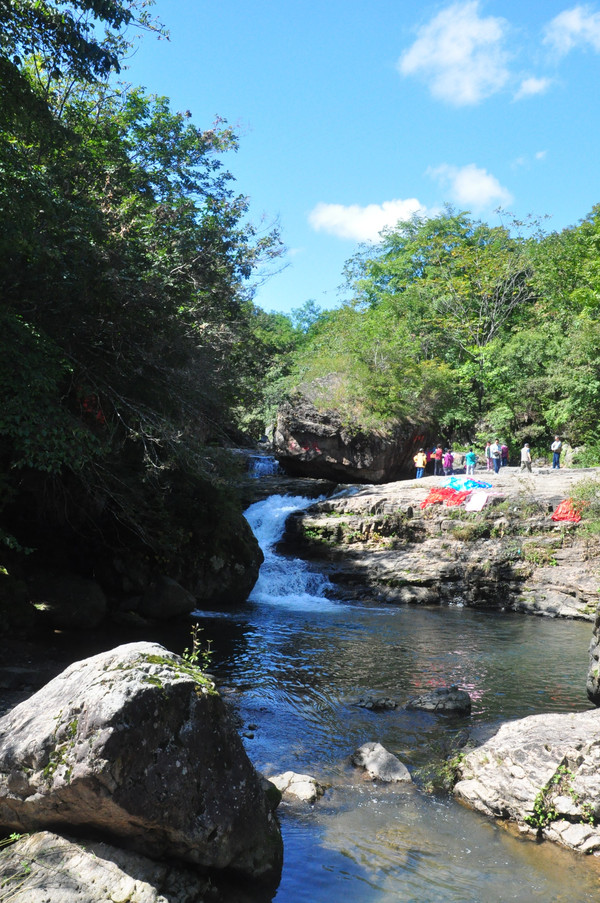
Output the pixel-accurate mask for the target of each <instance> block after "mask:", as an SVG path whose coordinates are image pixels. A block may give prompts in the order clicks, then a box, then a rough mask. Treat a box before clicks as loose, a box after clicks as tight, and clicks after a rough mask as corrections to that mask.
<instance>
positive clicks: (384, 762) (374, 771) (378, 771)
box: [351, 743, 412, 783]
mask: <svg viewBox="0 0 600 903" xmlns="http://www.w3.org/2000/svg"><path fill="white" fill-rule="evenodd" d="M351 761H352V764H353V765H355V766H356V767H357V768H364V770H365V771H366V772H367V774H368V775H369V777H371V778H374V779H375V780H378V781H384V782H386V783H391V782H399V781H402V782H410V781H412V778H411V776H410V772H409V770H408V768H407V767H406V765H403V764H402V762H401V761H400V759H397V758H396V756H394V755H392V753H391V752H388V751H387V749H385V747H384V746H382V745H381V743H364V744H363V745H362V746H361V747H359V749H357V750H356V752H355V753H353V754H352V756H351Z"/></svg>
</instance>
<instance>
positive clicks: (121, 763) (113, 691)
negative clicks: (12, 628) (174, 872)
mask: <svg viewBox="0 0 600 903" xmlns="http://www.w3.org/2000/svg"><path fill="white" fill-rule="evenodd" d="M0 828H1V829H3V830H4V831H7V832H19V833H23V832H28V831H35V830H38V829H51V830H56V831H58V832H60V831H61V829H64V830H68V831H70V832H73V831H75V830H77V831H78V832H79V833H82V832H88V833H93V835H94V836H100V837H102V838H104V839H106V840H108V841H110V842H113V843H117V844H120V845H123V846H126V847H127V848H129V849H132V850H134V851H136V852H139V853H142V854H144V855H146V856H149V857H150V858H159V859H161V858H168V859H173V860H180V861H183V862H185V863H191V864H192V865H194V866H198V867H200V868H201V869H227V870H230V871H232V872H235V873H238V874H241V875H245V876H251V877H253V878H257V879H264V880H276V879H277V878H278V876H279V872H280V868H281V862H282V842H281V836H280V832H279V827H278V825H277V822H276V819H275V816H274V814H273V813H272V812H271V810H270V808H269V805H268V803H267V800H266V797H265V793H264V790H263V788H262V786H261V780H260V777H259V776H258V774H257V773H256V772H255V770H254V768H253V767H252V765H251V764H250V761H249V760H248V757H247V756H246V753H245V751H244V748H243V745H242V742H241V740H240V738H239V737H238V735H237V733H236V731H235V730H234V728H233V726H232V724H231V722H230V719H229V717H228V715H227V712H226V709H225V706H224V704H223V702H222V700H221V698H220V697H219V695H218V694H217V693H216V691H215V690H214V688H213V685H212V683H211V682H210V681H209V680H207V679H206V678H205V677H204V676H203V675H202V673H201V672H200V671H199V670H198V669H197V668H195V667H194V666H192V665H191V664H190V663H188V662H187V661H184V660H183V659H181V658H179V656H176V655H174V654H172V653H170V652H168V651H167V650H166V649H164V648H163V647H162V646H159V645H157V644H154V643H131V644H129V645H125V646H120V647H118V648H117V649H114V650H112V651H110V652H105V653H101V654H100V655H96V656H93V657H92V658H89V659H86V660H84V661H81V662H76V663H75V664H74V665H71V666H70V667H69V668H67V669H66V671H64V672H63V673H62V674H60V675H59V676H58V677H56V678H55V679H54V680H52V681H50V683H48V684H47V685H46V686H45V687H43V688H42V689H41V690H40V691H39V692H38V693H36V694H35V695H34V696H32V697H31V698H30V699H28V700H26V701H25V702H23V703H21V704H20V705H18V706H16V708H14V709H13V710H12V711H11V712H9V713H8V714H7V715H5V717H4V718H2V719H1V720H0Z"/></svg>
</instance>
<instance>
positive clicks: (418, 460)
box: [413, 448, 427, 480]
mask: <svg viewBox="0 0 600 903" xmlns="http://www.w3.org/2000/svg"><path fill="white" fill-rule="evenodd" d="M413 461H414V462H415V467H416V468H417V480H420V479H421V477H422V476H423V474H424V473H425V465H426V464H427V455H426V454H425V450H424V449H422V448H420V449H419V451H418V452H417V454H416V455H415V456H414V458H413Z"/></svg>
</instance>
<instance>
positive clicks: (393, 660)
mask: <svg viewBox="0 0 600 903" xmlns="http://www.w3.org/2000/svg"><path fill="white" fill-rule="evenodd" d="M311 503H312V500H309V499H306V498H302V497H289V496H285V497H284V496H271V497H270V498H268V499H267V500H266V501H263V502H257V503H256V504H254V505H252V506H251V507H250V508H249V509H248V511H247V512H246V517H247V519H248V521H249V523H250V524H251V526H252V528H253V530H254V532H255V534H256V536H257V538H258V539H259V541H260V543H261V546H262V548H263V551H264V552H265V564H264V565H263V568H262V569H261V574H260V577H259V581H258V583H257V585H256V587H255V589H254V592H253V594H252V596H251V598H250V600H249V602H247V603H246V604H245V605H244V606H243V607H241V608H240V609H237V610H234V611H231V610H229V611H227V612H208V611H207V612H198V613H197V617H198V620H199V622H200V624H201V626H202V627H203V630H204V631H205V636H206V637H210V638H211V639H212V642H213V649H214V657H213V661H212V663H211V671H212V672H213V673H214V674H215V676H216V677H217V680H218V682H219V684H220V685H221V686H222V687H223V688H224V692H226V693H228V694H229V695H230V697H231V698H232V699H233V701H234V704H235V706H236V709H237V711H238V713H239V718H240V727H241V731H242V733H243V734H244V735H245V739H244V742H245V745H246V749H247V752H248V754H249V756H250V758H251V760H252V761H253V762H254V764H255V765H256V767H257V768H258V769H259V770H260V771H261V772H263V773H265V774H267V775H269V774H271V775H272V774H276V773H279V772H282V771H287V770H292V771H297V772H301V773H309V774H312V775H313V776H315V777H316V778H317V779H319V780H320V781H322V782H324V783H325V784H327V785H328V790H327V792H326V794H325V796H324V798H323V799H322V800H320V801H319V802H318V803H317V804H315V805H314V806H309V805H308V804H303V805H300V806H290V805H286V804H282V805H281V806H280V809H279V816H280V820H281V826H282V833H283V837H284V846H285V862H284V870H283V877H282V881H281V884H280V886H279V888H278V890H277V892H276V893H275V895H274V896H273V900H275V901H276V903H305V901H306V903H336V901H342V900H343V901H344V903H391V901H395V903H409V901H410V903H413V901H414V903H417V901H418V903H429V901H431V903H433V901H436V903H459V901H460V903H471V901H472V903H480V901H486V903H499V901H502V903H504V901H509V900H516V901H522V903H529V901H535V900H543V901H546V903H549V901H555V903H559V901H561V903H562V901H565V903H566V901H568V903H583V901H592V900H593V901H597V900H598V899H600V866H599V864H598V863H597V860H596V859H593V858H589V857H588V858H582V857H578V856H576V855H575V854H571V853H570V852H569V851H565V850H562V849H561V848H558V847H556V846H555V845H551V844H547V843H546V844H537V843H535V842H532V841H531V840H525V839H523V838H520V837H518V836H514V835H513V834H512V833H509V831H507V830H506V829H505V828H502V827H498V826H497V825H496V824H494V822H492V821H490V820H487V819H485V818H484V817H482V816H480V815H479V814H477V813H475V812H472V811H470V810H468V809H466V808H465V807H463V806H461V805H460V804H459V803H457V802H455V801H454V800H453V798H452V797H450V796H449V795H448V794H445V793H443V792H435V793H431V792H427V791H426V789H425V786H426V779H427V777H428V776H429V766H430V764H431V763H432V762H441V761H442V760H443V759H444V758H445V757H446V756H447V755H448V754H449V753H452V752H453V750H454V749H456V748H457V747H458V746H459V745H460V744H462V743H464V742H466V741H469V742H473V743H479V742H481V741H483V740H484V739H485V738H486V737H488V736H489V735H490V734H491V733H493V732H494V731H495V730H496V729H497V727H498V725H499V724H500V723H501V722H502V721H506V720H509V719H514V718H519V717H523V716H525V715H531V714H534V713H539V712H572V711H582V710H584V709H587V708H589V707H590V706H589V702H588V700H587V697H586V694H585V679H586V671H587V649H588V644H589V640H590V636H591V625H590V624H589V623H581V622H573V621H557V620H550V619H545V618H534V617H530V616H526V615H517V614H512V613H509V612H494V613H489V612H477V611H474V610H472V609H468V608H463V607H461V606H459V605H456V606H446V607H436V608H433V607H432V608H424V607H406V606H393V605H386V606H381V605H380V604H379V605H374V604H373V605H372V604H370V603H369V599H368V598H366V599H365V600H364V601H363V602H362V603H360V604H347V603H341V602H336V601H335V590H334V588H333V587H331V586H329V585H328V584H327V581H326V580H325V579H324V578H323V577H322V576H321V575H319V574H318V573H316V572H314V571H311V570H310V568H309V566H308V565H307V564H306V563H304V562H302V561H300V560H296V559H289V558H282V557H281V556H279V555H277V554H276V552H275V551H274V545H275V544H276V542H277V540H278V538H279V537H280V536H281V533H282V531H283V527H284V523H285V519H286V517H287V516H288V514H289V513H290V512H291V511H293V510H297V509H301V508H305V507H307V506H308V505H309V504H311ZM450 684H459V685H460V686H461V687H462V688H464V689H467V690H468V691H469V693H470V694H471V697H472V699H473V712H472V714H471V716H470V717H467V718H448V717H446V716H434V715H431V714H427V713H423V712H409V711H407V710H405V709H404V708H403V706H402V704H403V702H404V701H405V700H406V699H407V698H408V697H410V696H411V695H415V694H416V693H417V692H419V691H421V690H423V689H424V688H428V687H436V686H448V685H450ZM367 696H376V697H380V696H387V697H390V698H392V699H394V700H397V702H398V703H399V705H398V708H396V709H391V710H386V711H383V712H373V711H370V710H368V709H365V708H362V707H360V706H359V705H357V702H358V701H359V700H360V699H361V698H362V697H367ZM371 740H376V741H379V742H380V743H382V744H383V745H384V746H385V747H386V748H387V749H388V750H390V751H391V752H393V753H394V754H395V755H397V756H398V757H399V758H400V759H401V760H402V761H403V762H404V763H405V764H406V765H407V766H408V768H409V769H410V771H411V773H412V774H413V777H414V778H415V784H414V786H408V787H407V786H404V785H401V789H398V787H389V786H385V785H381V784H375V783H373V782H370V781H365V780H364V778H363V777H362V776H361V775H360V774H358V773H357V772H356V770H355V769H352V768H351V767H350V765H349V764H348V757H349V755H350V754H351V753H352V752H353V751H354V750H355V749H356V748H357V747H358V746H360V745H361V744H362V743H365V742H367V741H371ZM256 899H257V901H258V900H259V899H260V901H261V903H262V901H263V900H264V897H263V896H261V897H258V896H257V897H256Z"/></svg>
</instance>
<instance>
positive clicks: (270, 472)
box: [248, 455, 281, 480]
mask: <svg viewBox="0 0 600 903" xmlns="http://www.w3.org/2000/svg"><path fill="white" fill-rule="evenodd" d="M248 470H249V471H250V475H251V476H253V477H256V479H258V480H259V479H260V478H261V477H272V476H275V475H276V474H278V473H281V468H280V467H279V462H278V461H277V459H276V458H273V457H272V455H253V456H252V457H251V458H250V460H249V462H248Z"/></svg>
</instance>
